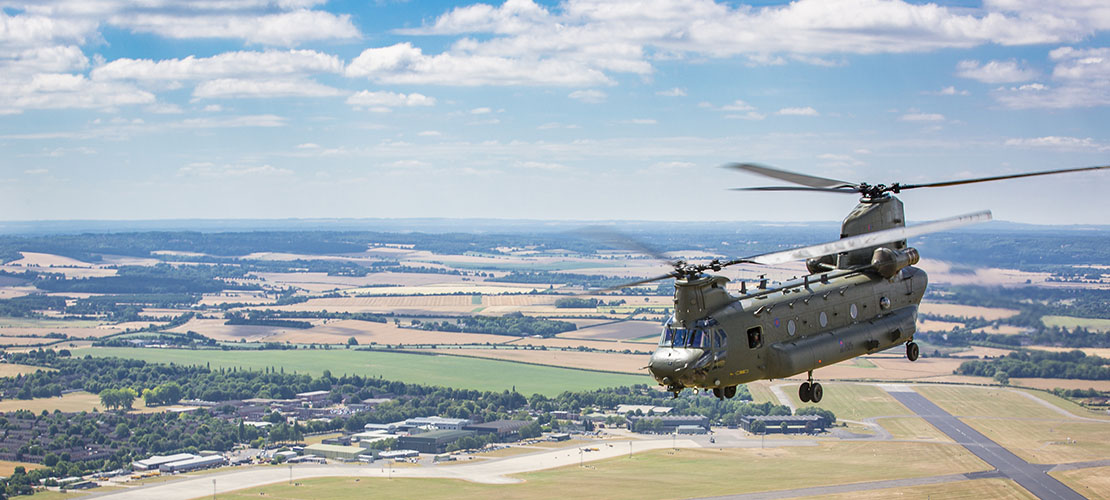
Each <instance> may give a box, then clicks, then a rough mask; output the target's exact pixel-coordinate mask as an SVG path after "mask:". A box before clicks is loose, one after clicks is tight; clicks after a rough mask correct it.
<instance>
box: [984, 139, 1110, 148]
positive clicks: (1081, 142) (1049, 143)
mask: <svg viewBox="0 0 1110 500" xmlns="http://www.w3.org/2000/svg"><path fill="white" fill-rule="evenodd" d="M1005 145H1007V146H1014V147H1019V148H1040V149H1053V150H1059V151H1110V146H1108V145H1106V144H1103V143H1101V142H1098V141H1096V140H1094V139H1092V138H1090V137H1083V138H1079V137H1067V136H1055V135H1049V136H1044V137H1031V138H1014V139H1006V142H1005Z"/></svg>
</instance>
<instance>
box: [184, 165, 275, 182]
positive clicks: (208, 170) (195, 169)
mask: <svg viewBox="0 0 1110 500" xmlns="http://www.w3.org/2000/svg"><path fill="white" fill-rule="evenodd" d="M177 175H178V176H181V177H201V178H208V179H227V178H236V177H243V178H245V177H251V178H263V177H285V176H290V175H293V171H292V170H289V169H287V168H277V167H274V166H272V165H254V166H245V165H222V166H217V165H215V164H213V163H210V162H198V163H190V164H188V165H185V166H184V167H181V168H179V169H177Z"/></svg>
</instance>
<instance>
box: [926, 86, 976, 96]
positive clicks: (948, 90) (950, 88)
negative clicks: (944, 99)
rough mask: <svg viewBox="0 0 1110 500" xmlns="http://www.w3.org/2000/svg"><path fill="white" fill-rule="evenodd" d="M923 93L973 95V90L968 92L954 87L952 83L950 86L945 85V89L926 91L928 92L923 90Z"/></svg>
mask: <svg viewBox="0 0 1110 500" xmlns="http://www.w3.org/2000/svg"><path fill="white" fill-rule="evenodd" d="M922 93H923V94H926V95H961V96H962V95H971V92H968V91H966V90H961V89H957V88H956V87H954V86H952V85H949V86H947V87H944V88H943V89H940V90H937V91H926V92H922Z"/></svg>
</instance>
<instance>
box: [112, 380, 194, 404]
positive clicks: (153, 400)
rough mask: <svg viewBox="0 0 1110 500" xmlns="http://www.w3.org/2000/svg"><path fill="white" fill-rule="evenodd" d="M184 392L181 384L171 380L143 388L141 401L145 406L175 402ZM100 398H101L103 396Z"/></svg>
mask: <svg viewBox="0 0 1110 500" xmlns="http://www.w3.org/2000/svg"><path fill="white" fill-rule="evenodd" d="M108 390H110V389H108ZM184 393H185V392H184V391H183V390H181V384H178V383H177V382H173V381H171V382H166V383H164V384H161V385H158V386H155V387H154V388H153V389H143V402H145V403H146V405H147V406H162V405H172V404H177V402H178V401H181V396H182V395H184ZM101 398H103V396H102V397H101ZM105 406H107V404H105Z"/></svg>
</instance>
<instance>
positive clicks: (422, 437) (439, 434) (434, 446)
mask: <svg viewBox="0 0 1110 500" xmlns="http://www.w3.org/2000/svg"><path fill="white" fill-rule="evenodd" d="M472 435H474V431H463V430H440V431H431V432H425V433H421V434H412V435H409V436H402V437H399V438H397V445H396V446H397V448H409V449H413V450H416V451H419V452H420V453H443V452H444V451H447V447H448V446H450V445H451V444H452V443H454V442H455V441H458V440H460V439H462V438H464V437H467V436H472ZM360 449H361V448H360Z"/></svg>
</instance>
